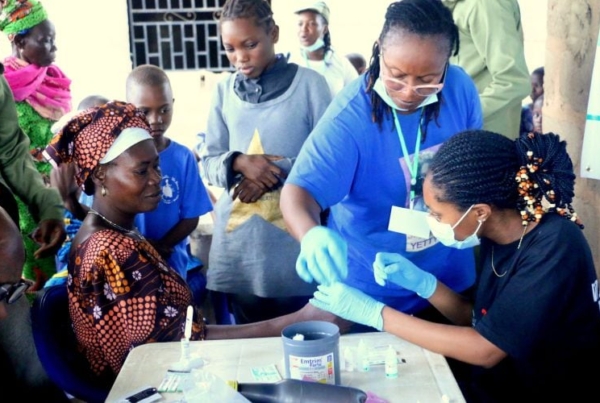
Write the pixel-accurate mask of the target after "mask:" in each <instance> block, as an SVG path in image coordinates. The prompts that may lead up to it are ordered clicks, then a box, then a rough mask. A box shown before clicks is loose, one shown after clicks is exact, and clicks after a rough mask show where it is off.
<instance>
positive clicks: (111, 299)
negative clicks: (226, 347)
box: [68, 230, 204, 378]
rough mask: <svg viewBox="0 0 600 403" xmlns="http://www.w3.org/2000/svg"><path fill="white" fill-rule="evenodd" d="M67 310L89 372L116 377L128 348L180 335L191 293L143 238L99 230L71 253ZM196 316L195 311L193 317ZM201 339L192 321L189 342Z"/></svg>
mask: <svg viewBox="0 0 600 403" xmlns="http://www.w3.org/2000/svg"><path fill="white" fill-rule="evenodd" d="M68 290H69V312H70V315H71V319H72V321H73V328H74V331H75V335H76V337H77V340H78V342H79V344H80V347H81V348H82V350H83V352H84V354H85V356H86V358H87V359H88V361H89V362H90V365H91V368H92V370H93V371H94V372H95V373H96V374H97V375H98V376H101V377H102V378H111V377H116V375H117V374H118V373H119V371H120V370H121V367H122V366H123V363H124V362H125V358H126V357H127V354H128V353H129V351H131V349H133V348H134V347H136V346H139V345H141V344H145V343H152V342H164V341H178V340H180V339H181V338H182V337H183V332H184V325H185V315H186V310H187V306H188V305H190V304H191V301H192V298H191V292H190V290H189V288H188V286H187V284H186V282H185V280H184V279H183V278H181V277H180V276H179V274H178V273H177V272H176V271H175V270H173V269H172V268H170V267H169V266H168V265H167V263H166V262H165V261H164V260H163V259H162V258H161V257H160V255H159V254H158V252H157V251H156V250H155V249H154V248H153V247H152V246H151V245H150V244H149V243H148V242H147V241H146V240H145V239H143V238H140V239H134V238H132V237H130V236H127V235H125V234H123V233H121V232H118V231H115V230H102V231H98V232H96V233H94V234H92V235H91V236H90V237H89V238H88V239H86V240H85V241H84V242H82V243H81V244H80V245H79V246H78V247H77V248H76V250H75V251H74V254H73V255H72V256H71V261H70V264H69V277H68ZM198 316H200V315H198ZM203 337H204V324H203V323H197V322H196V321H194V325H193V329H192V337H191V338H192V340H197V339H202V338H203Z"/></svg>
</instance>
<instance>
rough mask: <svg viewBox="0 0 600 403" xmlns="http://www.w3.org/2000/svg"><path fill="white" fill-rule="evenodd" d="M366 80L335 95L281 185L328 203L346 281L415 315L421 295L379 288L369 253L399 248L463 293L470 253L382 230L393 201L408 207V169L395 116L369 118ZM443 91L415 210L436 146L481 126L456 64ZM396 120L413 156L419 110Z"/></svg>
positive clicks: (475, 98)
mask: <svg viewBox="0 0 600 403" xmlns="http://www.w3.org/2000/svg"><path fill="white" fill-rule="evenodd" d="M367 78H368V75H365V76H363V77H361V79H359V80H355V81H354V82H352V83H351V84H350V85H348V86H347V87H345V88H344V89H343V90H342V91H341V92H340V93H339V94H338V96H337V97H336V98H335V99H334V100H333V102H332V103H331V105H330V106H329V108H328V109H327V111H326V112H325V115H324V116H323V117H322V118H321V120H320V121H319V123H318V124H317V126H316V127H315V129H314V130H313V132H312V133H311V135H310V136H309V138H308V140H307V141H306V143H305V144H304V147H303V148H302V150H301V152H300V155H299V156H298V159H297V161H296V164H295V165H294V167H293V169H292V171H291V173H290V175H289V177H288V179H287V181H286V183H290V184H294V185H297V186H300V187H302V188H304V189H305V190H307V191H308V192H309V193H310V194H311V195H312V196H313V197H314V198H315V200H316V201H317V202H318V203H319V205H320V206H321V208H323V209H326V208H331V215H330V217H329V220H328V226H329V227H331V228H333V229H334V230H336V231H337V232H339V233H340V234H341V235H342V236H343V238H344V239H345V240H346V241H347V243H348V266H349V274H348V278H347V279H346V281H345V282H346V283H347V284H349V285H351V286H353V287H356V288H358V289H360V290H362V291H363V292H366V293H367V294H369V295H371V296H372V297H374V298H376V299H378V300H381V301H384V302H385V303H386V304H388V305H390V306H392V307H393V308H395V309H398V310H401V311H403V312H408V313H414V312H417V311H419V310H420V309H422V308H424V307H426V306H427V302H426V300H424V299H422V298H420V297H418V296H417V295H416V294H415V293H413V292H410V291H407V290H405V289H402V288H400V287H398V286H396V285H394V284H390V283H389V282H388V283H387V284H386V286H385V287H381V286H379V285H378V284H377V283H376V282H375V280H374V277H373V268H372V264H373V261H374V260H375V254H376V253H377V252H381V251H385V252H395V253H400V254H402V255H404V256H406V257H407V258H408V259H410V260H411V261H412V262H414V263H415V264H416V265H417V266H419V267H420V268H421V269H423V270H426V271H428V272H431V273H433V274H434V275H435V276H436V277H437V278H438V279H439V280H440V281H442V282H443V283H444V284H446V285H447V286H449V287H450V288H452V289H454V290H455V291H463V290H465V289H466V288H468V287H470V286H471V285H473V283H474V281H475V269H474V256H473V250H472V249H468V250H457V249H451V248H447V247H445V246H443V245H442V244H441V243H438V242H437V240H436V239H435V238H433V237H431V238H429V239H421V238H415V237H412V236H407V235H404V234H400V233H396V232H391V231H389V230H388V224H389V219H390V212H391V208H392V206H398V207H408V205H409V189H410V173H409V170H408V169H407V166H406V163H405V159H404V156H403V153H402V148H401V145H400V140H399V136H398V132H397V131H396V128H395V126H394V121H393V117H392V116H391V115H389V114H386V115H384V116H385V117H384V119H383V122H382V125H381V129H380V128H379V126H378V125H377V124H376V123H373V121H372V119H371V102H370V94H367V93H366V80H367ZM441 94H442V100H441V102H442V104H441V108H440V114H439V116H438V117H437V119H436V120H432V121H430V122H429V123H428V125H427V129H426V131H424V141H423V142H422V143H421V146H420V153H419V161H420V164H419V168H418V172H420V174H419V175H418V176H419V178H418V181H417V185H416V186H417V198H416V205H415V208H420V209H424V206H423V203H422V191H421V188H422V182H423V178H424V176H425V173H426V170H427V166H428V161H429V160H430V159H431V157H432V156H433V155H434V153H435V152H436V151H437V149H438V148H439V146H440V145H441V144H442V143H443V142H444V141H445V140H446V139H448V138H449V137H451V136H452V135H454V134H456V133H458V132H460V131H462V130H467V129H480V128H481V127H482V125H483V118H482V110H481V104H480V101H479V95H478V93H477V89H476V87H475V85H474V84H473V81H472V80H471V78H470V77H469V76H468V75H467V74H466V73H465V72H464V71H463V70H462V69H461V68H460V67H457V66H450V67H449V68H448V72H447V76H446V81H445V86H444V89H443V91H442V92H441ZM438 95H439V94H438ZM398 119H399V121H400V125H401V128H402V132H403V136H404V139H405V142H406V146H407V149H408V153H409V154H410V158H411V161H412V154H413V153H414V150H415V145H416V144H415V141H416V137H417V128H418V123H419V120H420V119H421V111H420V110H418V111H416V112H414V113H412V114H409V115H401V114H398Z"/></svg>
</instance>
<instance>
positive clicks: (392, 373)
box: [385, 345, 398, 379]
mask: <svg viewBox="0 0 600 403" xmlns="http://www.w3.org/2000/svg"><path fill="white" fill-rule="evenodd" d="M385 377H386V378H389V379H393V378H398V357H397V356H396V350H394V348H393V347H392V346H391V345H390V346H389V347H388V349H387V350H386V351H385Z"/></svg>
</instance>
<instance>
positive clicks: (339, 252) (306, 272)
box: [296, 226, 348, 285]
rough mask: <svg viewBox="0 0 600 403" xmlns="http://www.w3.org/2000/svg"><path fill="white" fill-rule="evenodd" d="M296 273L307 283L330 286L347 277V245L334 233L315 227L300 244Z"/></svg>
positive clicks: (325, 228)
mask: <svg viewBox="0 0 600 403" xmlns="http://www.w3.org/2000/svg"><path fill="white" fill-rule="evenodd" d="M296 272H297V273H298V275H299V276H300V278H301V279H302V280H304V281H306V282H307V283H311V282H312V281H313V280H314V281H316V282H317V283H319V284H325V285H330V284H333V283H334V282H337V281H340V280H343V279H345V278H346V276H347V275H348V245H347V244H346V241H344V240H343V239H342V237H341V236H340V235H339V234H337V233H336V232H335V231H333V230H331V229H329V228H327V227H323V226H315V227H313V228H311V229H310V230H309V231H308V232H307V233H306V234H305V235H304V237H303V238H302V241H301V242H300V255H299V256H298V260H296Z"/></svg>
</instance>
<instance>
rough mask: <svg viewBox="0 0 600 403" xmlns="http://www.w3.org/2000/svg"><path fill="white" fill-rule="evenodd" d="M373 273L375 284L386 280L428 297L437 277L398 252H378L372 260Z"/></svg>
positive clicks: (434, 287) (382, 283)
mask: <svg viewBox="0 0 600 403" xmlns="http://www.w3.org/2000/svg"><path fill="white" fill-rule="evenodd" d="M373 274H374V276H375V281H376V282H377V284H379V285H381V286H384V285H385V282H386V281H391V282H392V283H394V284H396V285H399V286H400V287H402V288H406V289H407V290H410V291H413V292H416V293H417V294H418V295H419V296H420V297H422V298H429V297H431V296H432V295H433V293H434V292H435V289H436V287H437V279H436V278H435V276H434V275H433V274H431V273H428V272H426V271H424V270H421V269H419V268H418V267H417V266H416V265H415V264H414V263H413V262H411V261H410V260H408V259H407V258H405V257H404V256H402V255H400V254H398V253H386V252H379V253H377V255H376V256H375V261H374V262H373Z"/></svg>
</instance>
